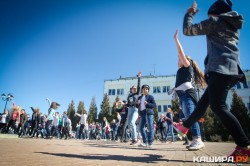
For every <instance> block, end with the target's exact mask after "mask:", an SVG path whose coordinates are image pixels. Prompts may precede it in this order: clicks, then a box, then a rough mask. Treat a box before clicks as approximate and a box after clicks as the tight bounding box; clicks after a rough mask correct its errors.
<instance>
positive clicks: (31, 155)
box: [0, 134, 245, 166]
mask: <svg viewBox="0 0 250 166" xmlns="http://www.w3.org/2000/svg"><path fill="white" fill-rule="evenodd" d="M182 143H183V142H182V141H178V142H175V143H174V144H166V143H161V142H155V143H154V145H153V148H152V149H143V148H138V147H137V146H131V145H129V143H120V142H111V141H100V140H98V141H93V140H87V141H79V140H75V139H70V140H58V139H52V140H46V139H34V138H33V139H32V138H18V137H17V136H16V135H6V134H0V147H1V150H0V156H1V159H0V166H26V165H27V166H33V165H34V166H40V165H41V166H42V165H43V166H44V165H46V166H50V165H52V166H57V165H58V166H59V165H60V166H73V165H78V166H79V165H87V166H134V165H136V166H144V165H159V166H175V165H178V166H184V165H185V166H194V165H206V163H203V164H201V163H197V162H193V156H227V155H228V154H230V153H231V152H232V151H233V149H234V148H235V144H234V143H217V142H205V145H206V148H205V149H203V150H199V151H188V150H187V149H186V148H185V146H184V145H182ZM211 164H213V165H220V164H218V163H217V164H216V163H210V165H211ZM225 164H226V163H225ZM225 164H224V163H223V165H225ZM231 165H232V164H231ZM244 165H245V164H244Z"/></svg>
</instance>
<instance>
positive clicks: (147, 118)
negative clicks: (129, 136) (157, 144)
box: [139, 111, 154, 145]
mask: <svg viewBox="0 0 250 166" xmlns="http://www.w3.org/2000/svg"><path fill="white" fill-rule="evenodd" d="M146 123H147V129H148V131H147V133H146V131H145V124H146ZM139 129H140V132H141V136H142V139H143V143H145V144H149V145H152V143H153V142H154V115H147V114H146V111H143V112H142V113H141V117H140V124H139Z"/></svg>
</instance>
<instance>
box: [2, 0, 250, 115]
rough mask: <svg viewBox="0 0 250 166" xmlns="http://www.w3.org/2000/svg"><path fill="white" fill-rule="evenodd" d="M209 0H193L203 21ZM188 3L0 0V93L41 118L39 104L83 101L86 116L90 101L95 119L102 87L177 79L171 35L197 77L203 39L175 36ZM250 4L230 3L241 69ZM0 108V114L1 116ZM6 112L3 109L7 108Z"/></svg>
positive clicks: (246, 49) (203, 51)
mask: <svg viewBox="0 0 250 166" xmlns="http://www.w3.org/2000/svg"><path fill="white" fill-rule="evenodd" d="M213 2H214V0H207V1H204V0H197V3H198V8H199V9H200V12H199V13H197V15H196V16H195V18H194V22H199V21H201V20H204V19H206V18H207V10H208V8H209V6H210V5H211V4H212V3H213ZM191 4H192V0H171V1H170V0H74V1H72V0H1V1H0V93H1V94H2V93H6V94H7V93H9V92H10V93H12V94H13V95H14V97H15V98H14V101H15V103H16V104H17V105H20V106H21V107H23V108H24V109H26V110H27V112H28V113H31V110H30V109H29V106H33V107H39V108H40V110H41V111H42V112H43V113H46V112H47V110H48V104H47V102H46V100H45V99H46V98H47V97H48V98H50V99H51V100H52V101H57V102H58V103H60V104H61V107H60V108H59V109H58V111H59V112H60V113H62V112H63V111H65V110H67V108H68V105H69V104H70V102H71V100H74V102H75V105H76V106H77V105H78V103H79V101H84V103H85V108H86V109H87V110H89V105H90V102H91V99H92V97H94V96H95V97H96V102H97V107H98V111H99V110H100V104H101V102H102V99H103V87H104V80H106V79H117V78H119V77H120V76H122V77H131V76H135V75H136V74H137V72H138V71H142V75H150V74H154V75H172V74H175V73H176V71H177V51H176V48H175V44H174V40H173V34H174V32H175V30H176V29H177V28H178V29H180V34H179V38H180V41H181V43H182V45H183V47H184V50H185V53H186V54H188V55H190V56H191V57H192V58H193V59H195V60H196V61H197V62H198V64H199V65H200V67H201V68H202V69H204V65H203V60H204V58H205V56H206V41H205V36H199V37H186V36H184V35H183V34H182V33H181V29H182V21H183V16H184V14H185V12H186V9H187V8H188V7H189V6H191ZM249 6H250V2H249V1H246V0H237V1H236V0H233V9H234V10H237V11H238V12H239V13H241V14H242V15H243V17H244V19H245V23H244V26H243V29H242V31H241V39H240V43H239V47H240V50H241V62H242V64H241V65H242V68H243V69H250V61H249V60H248V58H247V56H249V53H250V52H249V38H250V32H249V31H250V23H249V22H250V12H249ZM4 105H5V102H4V101H2V100H1V101H0V112H3V110H4ZM9 107H10V103H8V106H7V108H9Z"/></svg>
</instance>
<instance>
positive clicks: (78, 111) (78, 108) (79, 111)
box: [77, 101, 87, 114]
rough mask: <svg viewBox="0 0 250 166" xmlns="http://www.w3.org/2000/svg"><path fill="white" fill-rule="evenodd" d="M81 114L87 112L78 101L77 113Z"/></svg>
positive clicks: (82, 103)
mask: <svg viewBox="0 0 250 166" xmlns="http://www.w3.org/2000/svg"><path fill="white" fill-rule="evenodd" d="M82 112H83V113H85V114H87V111H86V109H85V106H84V102H83V101H80V102H79V104H78V107H77V113H78V114H82Z"/></svg>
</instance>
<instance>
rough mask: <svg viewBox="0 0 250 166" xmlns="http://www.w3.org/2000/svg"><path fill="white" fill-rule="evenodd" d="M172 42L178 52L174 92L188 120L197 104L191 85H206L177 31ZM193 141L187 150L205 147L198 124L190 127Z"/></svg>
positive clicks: (200, 86)
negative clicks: (186, 53) (184, 48)
mask: <svg viewBox="0 0 250 166" xmlns="http://www.w3.org/2000/svg"><path fill="white" fill-rule="evenodd" d="M174 40H175V43H176V47H177V51H178V58H179V61H178V67H179V69H178V71H177V74H176V82H175V91H176V93H177V95H178V97H179V99H180V105H181V108H182V112H183V114H184V116H185V118H188V117H189V116H190V115H191V113H192V112H193V111H194V108H195V106H196V104H197V102H198V98H197V95H196V91H195V88H194V86H193V83H194V84H195V85H196V86H197V87H199V88H202V87H204V86H205V85H206V83H205V80H204V75H203V73H202V72H201V70H200V69H199V67H198V65H197V64H196V62H195V61H194V60H192V59H191V58H190V57H189V56H186V55H185V53H184V51H183V48H182V46H181V44H180V42H179V39H178V30H176V32H175V34H174ZM191 128H192V136H193V140H192V143H191V144H190V146H188V149H189V150H199V149H201V148H203V147H204V146H205V145H204V143H203V142H202V140H201V133H200V126H199V123H198V122H195V123H194V124H193V125H192V127H191Z"/></svg>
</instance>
